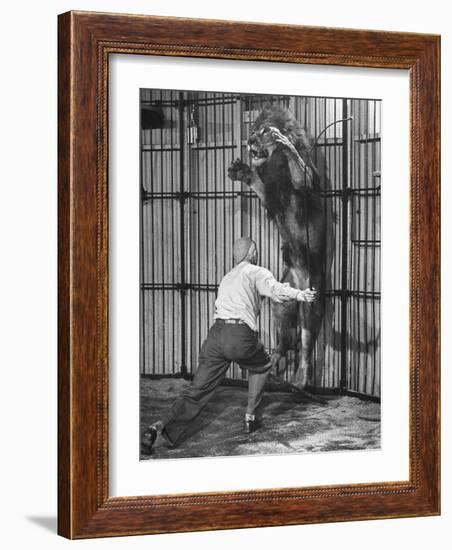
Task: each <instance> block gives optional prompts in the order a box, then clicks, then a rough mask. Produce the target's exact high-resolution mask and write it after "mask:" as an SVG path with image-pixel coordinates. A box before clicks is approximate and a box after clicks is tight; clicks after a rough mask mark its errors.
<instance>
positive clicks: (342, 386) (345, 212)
mask: <svg viewBox="0 0 452 550" xmlns="http://www.w3.org/2000/svg"><path fill="white" fill-rule="evenodd" d="M342 117H343V118H344V119H346V118H347V117H348V105H347V100H346V99H344V100H343V112H342ZM347 125H348V122H347V121H344V122H343V123H342V265H341V270H342V272H341V290H342V293H341V378H340V389H341V390H342V391H343V390H345V389H346V388H347V360H346V359H347V295H346V292H347V259H348V246H347V245H348V243H347V239H348V192H349V188H348V153H349V150H348V149H349V143H348V126H347Z"/></svg>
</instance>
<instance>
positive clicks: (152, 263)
mask: <svg viewBox="0 0 452 550" xmlns="http://www.w3.org/2000/svg"><path fill="white" fill-rule="evenodd" d="M149 99H150V100H153V99H154V93H153V92H151V93H150V95H149ZM153 137H154V135H153V133H152V128H151V129H150V130H149V149H150V152H149V159H150V166H149V172H150V176H151V189H152V187H153V183H154V152H153V144H154V140H153ZM154 204H155V201H154V199H151V201H150V207H151V227H152V239H151V259H150V263H151V280H152V283H155V282H156V281H155V261H154V259H155V248H156V246H155V237H154V235H156V233H155V212H154ZM151 292H152V372H153V373H155V369H156V364H157V362H156V360H155V358H156V354H157V350H156V349H155V342H156V338H155V320H156V314H155V307H156V301H157V300H156V297H155V289H154V288H153V289H152V291H151Z"/></svg>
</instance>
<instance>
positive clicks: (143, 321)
mask: <svg viewBox="0 0 452 550" xmlns="http://www.w3.org/2000/svg"><path fill="white" fill-rule="evenodd" d="M142 101H143V90H140V107H139V108H140V113H139V117H140V251H141V254H140V276H141V281H140V287H141V288H140V296H141V303H140V307H141V338H142V341H141V346H140V353H141V373H142V374H144V373H145V372H146V309H145V304H144V295H145V290H144V286H143V283H144V219H143V218H144V201H143V198H144V193H143V188H144V185H143V180H144V173H143V155H144V151H143V126H142V118H141V110H142Z"/></svg>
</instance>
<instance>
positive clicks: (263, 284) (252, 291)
mask: <svg viewBox="0 0 452 550" xmlns="http://www.w3.org/2000/svg"><path fill="white" fill-rule="evenodd" d="M266 296H267V297H268V298H270V299H271V300H273V301H274V302H279V303H280V302H288V301H290V300H297V299H300V298H301V296H302V291H301V290H298V289H296V288H293V287H291V286H290V285H289V283H280V282H278V281H277V280H276V279H275V278H274V277H273V275H272V273H271V272H270V271H269V270H268V269H265V267H260V266H258V265H254V264H251V263H249V262H247V261H244V262H240V263H239V264H237V265H236V266H235V267H234V268H233V269H232V270H231V271H229V273H227V274H226V275H225V276H224V277H223V279H222V280H221V283H220V287H219V289H218V296H217V299H216V301H215V314H214V316H213V318H214V319H241V320H242V321H244V322H245V323H246V324H247V325H248V326H249V327H250V328H251V329H252V330H254V331H256V330H257V318H258V316H259V313H260V309H261V304H262V300H263V299H264V298H265V297H266Z"/></svg>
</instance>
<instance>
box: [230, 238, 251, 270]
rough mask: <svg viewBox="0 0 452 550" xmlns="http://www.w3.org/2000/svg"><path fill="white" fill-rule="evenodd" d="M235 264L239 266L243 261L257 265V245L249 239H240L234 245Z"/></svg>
mask: <svg viewBox="0 0 452 550" xmlns="http://www.w3.org/2000/svg"><path fill="white" fill-rule="evenodd" d="M233 254H234V262H235V263H236V264H239V263H240V262H243V261H245V260H246V261H249V262H251V263H255V262H256V260H257V247H256V243H255V242H254V241H253V240H252V239H250V238H249V237H240V239H237V240H236V241H235V243H234V250H233Z"/></svg>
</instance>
